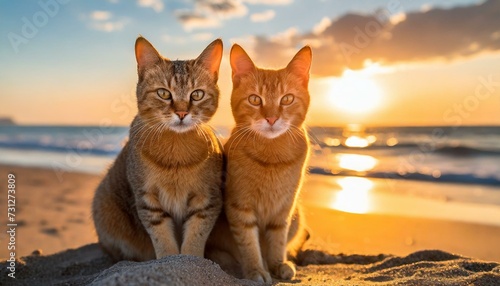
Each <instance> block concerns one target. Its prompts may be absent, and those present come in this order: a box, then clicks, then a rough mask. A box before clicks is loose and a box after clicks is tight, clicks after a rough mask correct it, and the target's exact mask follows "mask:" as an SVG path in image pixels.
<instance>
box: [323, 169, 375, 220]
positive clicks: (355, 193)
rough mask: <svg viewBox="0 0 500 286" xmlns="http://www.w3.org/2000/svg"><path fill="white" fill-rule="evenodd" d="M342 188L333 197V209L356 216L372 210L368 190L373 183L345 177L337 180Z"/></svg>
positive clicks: (364, 179)
mask: <svg viewBox="0 0 500 286" xmlns="http://www.w3.org/2000/svg"><path fill="white" fill-rule="evenodd" d="M338 184H339V185H340V187H341V188H342V189H341V190H340V191H339V192H338V193H337V194H336V196H335V197H334V200H333V202H332V205H331V206H332V207H333V208H334V209H337V210H340V211H344V212H348V213H356V214H364V213H367V212H369V211H370V209H371V208H372V206H371V200H370V190H371V189H372V188H373V182H372V181H370V180H369V179H366V178H359V177H345V178H341V179H339V180H338Z"/></svg>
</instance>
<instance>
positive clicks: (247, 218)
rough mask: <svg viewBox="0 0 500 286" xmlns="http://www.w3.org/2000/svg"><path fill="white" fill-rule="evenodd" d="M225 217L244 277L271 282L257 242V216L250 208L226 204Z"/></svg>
mask: <svg viewBox="0 0 500 286" xmlns="http://www.w3.org/2000/svg"><path fill="white" fill-rule="evenodd" d="M226 212H227V218H228V221H229V226H230V229H231V232H232V234H233V236H234V239H235V241H236V244H237V246H238V250H239V252H240V257H241V261H240V264H241V266H242V270H243V276H244V278H246V279H251V280H253V281H257V282H261V283H271V282H272V281H273V280H272V279H271V275H270V274H269V272H268V271H267V270H266V269H265V267H264V263H263V260H262V254H261V249H260V244H259V228H258V226H257V218H256V216H255V214H254V213H253V211H252V210H251V209H250V208H246V207H241V206H235V205H233V206H228V207H227V208H226Z"/></svg>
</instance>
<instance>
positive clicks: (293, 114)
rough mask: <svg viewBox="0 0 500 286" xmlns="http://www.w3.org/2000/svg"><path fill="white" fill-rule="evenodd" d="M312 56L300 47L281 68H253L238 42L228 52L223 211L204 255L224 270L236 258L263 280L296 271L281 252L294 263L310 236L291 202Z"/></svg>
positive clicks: (302, 148) (303, 142) (298, 178)
mask: <svg viewBox="0 0 500 286" xmlns="http://www.w3.org/2000/svg"><path fill="white" fill-rule="evenodd" d="M311 59H312V52H311V49H310V48H309V47H307V46H306V47H304V48H302V49H301V50H300V51H299V52H298V53H297V54H296V55H295V57H294V58H293V59H292V60H291V62H290V63H289V64H288V66H287V67H286V68H283V69H279V70H268V69H261V68H258V67H256V66H255V65H254V63H253V62H252V60H251V59H250V57H249V56H248V55H247V54H246V52H245V51H244V50H243V49H242V48H241V47H240V46H239V45H237V44H235V45H234V46H233V47H232V49H231V54H230V62H231V68H232V79H233V91H232V95H231V107H232V111H233V115H234V118H235V121H236V126H235V128H234V129H233V130H232V133H231V136H230V138H229V140H228V141H227V143H226V144H225V146H224V153H225V155H226V156H227V175H226V176H227V180H226V189H225V194H224V210H225V213H224V214H223V215H222V216H221V218H220V219H219V221H218V223H217V224H216V226H215V228H214V231H213V232H212V235H211V237H210V239H209V241H208V245H207V256H208V257H209V258H210V259H213V260H215V261H216V262H218V263H220V264H221V266H222V267H223V268H230V265H229V264H230V263H228V262H227V261H228V258H229V259H230V258H234V259H236V261H237V262H238V264H239V265H240V267H241V271H242V276H243V277H244V278H247V279H252V280H255V281H259V282H266V283H268V282H271V281H272V279H271V275H270V273H271V274H272V275H273V276H275V277H277V278H279V279H292V278H293V277H294V276H295V266H294V264H293V263H291V262H290V261H289V260H288V259H287V251H288V257H292V258H293V256H294V255H296V254H297V251H298V250H299V249H300V247H301V246H302V245H303V243H304V241H305V240H306V239H307V237H308V233H307V231H306V230H305V229H304V226H303V224H302V223H301V222H300V220H301V216H300V210H299V206H298V203H297V198H298V195H299V191H300V188H301V184H302V178H303V176H304V171H305V163H306V161H307V158H308V156H309V141H308V137H307V133H306V131H305V129H304V127H303V122H304V119H305V117H306V113H307V109H308V106H309V92H308V82H309V69H310V65H311ZM228 228H229V229H230V232H231V233H232V236H231V235H230V234H228V233H229V230H228ZM221 254H222V255H221ZM233 271H234V270H233ZM269 272H270V273H269Z"/></svg>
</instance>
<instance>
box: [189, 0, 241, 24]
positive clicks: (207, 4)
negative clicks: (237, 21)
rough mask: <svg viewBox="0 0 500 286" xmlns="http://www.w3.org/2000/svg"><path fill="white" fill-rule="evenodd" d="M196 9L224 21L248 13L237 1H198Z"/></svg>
mask: <svg viewBox="0 0 500 286" xmlns="http://www.w3.org/2000/svg"><path fill="white" fill-rule="evenodd" d="M196 9H197V10H200V11H204V12H206V13H207V14H209V15H216V16H219V17H221V18H225V19H227V18H233V17H241V16H245V15H246V14H247V12H248V9H247V7H246V6H245V5H243V4H242V3H241V1H238V0H198V1H197V3H196Z"/></svg>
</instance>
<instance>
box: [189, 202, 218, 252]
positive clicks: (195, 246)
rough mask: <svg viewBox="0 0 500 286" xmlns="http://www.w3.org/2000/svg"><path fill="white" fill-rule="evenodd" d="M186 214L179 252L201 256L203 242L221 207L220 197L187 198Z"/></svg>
mask: <svg viewBox="0 0 500 286" xmlns="http://www.w3.org/2000/svg"><path fill="white" fill-rule="evenodd" d="M188 208H189V209H188V215H187V217H186V221H185V223H184V225H183V233H184V235H183V239H182V245H181V254H189V255H194V256H199V257H203V254H204V252H205V243H206V242H207V239H208V236H209V235H210V232H211V231H212V228H213V227H214V225H215V221H216V220H217V217H218V216H219V214H220V212H221V209H222V197H221V196H214V197H212V198H209V199H206V198H199V196H194V195H192V196H191V197H190V198H189V199H188Z"/></svg>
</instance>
